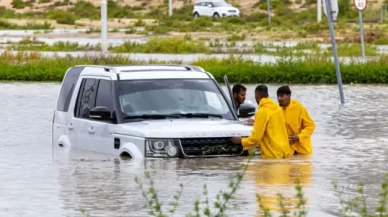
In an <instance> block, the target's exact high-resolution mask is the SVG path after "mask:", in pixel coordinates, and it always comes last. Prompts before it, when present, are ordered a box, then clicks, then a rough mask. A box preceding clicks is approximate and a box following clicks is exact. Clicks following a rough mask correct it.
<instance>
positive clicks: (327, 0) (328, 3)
mask: <svg viewBox="0 0 388 217" xmlns="http://www.w3.org/2000/svg"><path fill="white" fill-rule="evenodd" d="M332 4H333V5H334V6H335V7H334V8H335V9H332ZM323 5H324V6H325V7H324V9H326V10H324V12H325V14H326V17H327V19H328V21H329V29H330V36H331V46H332V50H333V56H334V62H335V71H336V74H337V83H338V88H339V94H340V99H341V104H344V103H345V98H344V90H343V88H342V78H341V71H340V67H339V60H338V53H337V46H336V42H335V37H334V27H333V20H336V19H337V15H338V2H337V0H323ZM327 12H330V13H327Z"/></svg>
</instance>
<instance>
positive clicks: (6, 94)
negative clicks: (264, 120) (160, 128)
mask: <svg viewBox="0 0 388 217" xmlns="http://www.w3.org/2000/svg"><path fill="white" fill-rule="evenodd" d="M277 87H278V86H269V90H270V96H271V98H273V97H274V96H275V93H276V88H277ZM248 88H249V89H248V94H249V96H248V98H249V99H250V100H251V101H254V100H253V98H252V93H253V90H254V86H248ZM291 88H292V90H293V96H294V98H296V99H298V100H299V101H300V102H302V103H304V105H305V106H306V107H307V108H308V110H309V112H310V114H311V116H312V117H313V119H314V120H315V122H316V125H317V128H316V131H315V133H314V135H313V137H312V141H313V145H314V154H313V155H312V156H310V157H303V158H302V157H296V156H295V157H294V158H292V159H290V160H272V161H271V160H266V161H265V160H261V159H259V158H258V157H255V158H254V159H253V161H252V162H251V163H250V165H249V167H248V171H247V174H246V176H245V177H244V179H243V181H242V183H241V188H239V189H238V191H237V193H236V195H235V198H234V199H232V200H231V203H230V209H229V210H228V211H227V214H228V215H229V216H236V217H237V216H259V211H258V204H257V202H256V200H255V194H256V193H260V194H261V196H262V198H263V200H264V202H265V204H264V205H266V206H269V207H276V204H277V202H276V194H277V193H282V194H283V195H284V197H285V198H286V200H287V201H291V199H292V198H293V196H294V195H295V191H294V185H293V180H295V179H296V178H299V179H300V180H301V184H302V186H303V188H304V193H305V198H306V199H307V207H308V209H309V211H310V212H309V216H318V217H320V216H338V215H337V214H338V212H337V210H338V209H339V207H338V200H337V197H336V195H335V192H334V191H333V186H332V184H331V182H332V181H333V180H337V181H338V183H339V185H341V186H344V187H345V195H351V194H354V193H355V192H356V191H357V186H356V184H357V182H358V181H363V182H364V183H365V185H366V191H367V194H368V196H370V197H371V200H369V202H370V203H371V204H372V205H374V204H375V203H376V202H377V198H376V197H377V194H378V193H379V188H380V183H381V181H382V180H383V176H384V174H385V173H386V172H387V166H386V165H387V163H388V162H387V157H388V146H387V143H388V135H387V133H386V132H388V110H387V109H386V103H385V102H384V101H385V99H387V98H388V87H387V86H345V87H344V88H345V89H344V93H345V100H346V102H345V105H342V106H341V105H340V100H339V98H338V88H337V86H333V85H317V86H291ZM58 91H59V84H57V83H0V99H1V100H0V108H1V113H2V115H1V117H2V118H1V124H0V138H1V139H0V173H1V174H2V175H1V187H0V195H1V197H0V213H1V216H2V217H8V216H10V217H11V216H12V217H14V216H23V217H24V216H28V217H34V216H50V217H57V216H58V217H59V216H69V217H70V216H71V217H76V216H83V215H82V214H81V212H80V211H79V210H80V209H85V210H86V211H87V212H88V213H89V214H90V216H112V217H113V216H114V217H115V216H148V214H147V209H145V208H143V204H144V200H143V197H142V194H141V191H140V190H139V189H138V186H137V185H136V183H135V181H134V179H135V177H136V176H139V177H140V178H141V180H144V172H145V171H148V172H150V173H151V176H152V177H153V179H154V181H155V188H156V189H157V191H158V193H159V195H158V199H159V201H161V202H162V203H163V204H165V206H167V207H164V208H163V210H165V209H168V208H171V207H169V206H168V203H169V202H171V201H172V199H173V196H174V194H175V192H176V190H178V188H179V184H180V183H182V184H183V193H182V197H181V200H180V205H179V206H178V209H177V214H176V215H175V216H185V214H187V213H188V212H191V211H193V210H194V206H193V204H194V201H195V200H196V199H198V198H199V197H200V196H201V192H202V189H203V185H204V184H206V185H207V188H208V191H209V197H210V198H209V199H210V200H211V201H214V198H215V195H216V193H217V192H218V191H219V190H226V189H225V188H226V187H227V186H228V183H229V179H230V178H232V177H233V175H234V174H236V173H237V172H239V171H241V169H240V164H242V163H244V162H245V160H246V158H244V157H239V158H214V159H190V160H171V159H169V160H167V159H165V160H163V159H157V160H145V161H141V162H136V161H130V160H123V159H119V158H117V157H115V156H110V155H103V154H97V153H92V152H88V151H80V150H76V149H72V150H63V149H55V151H54V152H53V150H52V146H51V121H52V114H53V109H54V105H55V100H56V95H57V93H58ZM145 185H146V187H147V186H148V182H145Z"/></svg>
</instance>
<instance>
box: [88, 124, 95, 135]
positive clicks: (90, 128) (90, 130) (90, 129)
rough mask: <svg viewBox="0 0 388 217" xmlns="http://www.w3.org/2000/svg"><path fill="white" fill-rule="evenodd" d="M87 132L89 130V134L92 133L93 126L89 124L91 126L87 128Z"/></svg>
mask: <svg viewBox="0 0 388 217" xmlns="http://www.w3.org/2000/svg"><path fill="white" fill-rule="evenodd" d="M88 132H89V133H90V134H94V129H93V126H91V127H89V128H88Z"/></svg>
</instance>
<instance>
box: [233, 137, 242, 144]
mask: <svg viewBox="0 0 388 217" xmlns="http://www.w3.org/2000/svg"><path fill="white" fill-rule="evenodd" d="M232 142H233V143H234V144H241V137H233V138H232Z"/></svg>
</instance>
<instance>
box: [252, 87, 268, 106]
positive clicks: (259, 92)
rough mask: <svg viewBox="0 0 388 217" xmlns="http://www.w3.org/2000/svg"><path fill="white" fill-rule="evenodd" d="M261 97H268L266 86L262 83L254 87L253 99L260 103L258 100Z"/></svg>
mask: <svg viewBox="0 0 388 217" xmlns="http://www.w3.org/2000/svg"><path fill="white" fill-rule="evenodd" d="M263 98H268V87H267V86H266V85H264V84H260V85H259V86H257V87H256V89H255V99H256V102H257V104H260V100H261V99H263Z"/></svg>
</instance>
